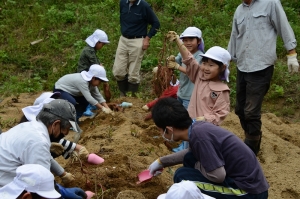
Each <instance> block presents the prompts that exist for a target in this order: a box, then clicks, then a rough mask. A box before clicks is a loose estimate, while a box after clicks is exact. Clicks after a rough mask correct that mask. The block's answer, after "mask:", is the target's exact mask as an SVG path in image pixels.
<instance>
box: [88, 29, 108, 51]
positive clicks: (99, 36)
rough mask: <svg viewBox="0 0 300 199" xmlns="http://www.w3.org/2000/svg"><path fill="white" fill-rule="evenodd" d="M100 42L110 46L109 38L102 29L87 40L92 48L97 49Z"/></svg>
mask: <svg viewBox="0 0 300 199" xmlns="http://www.w3.org/2000/svg"><path fill="white" fill-rule="evenodd" d="M98 41H100V42H102V43H106V44H108V43H109V41H108V37H107V34H106V33H105V32H104V31H103V30H100V29H97V30H96V31H95V32H94V33H93V34H92V35H90V36H89V37H88V38H86V40H85V42H86V43H87V44H88V45H89V46H90V47H95V46H96V43H97V42H98Z"/></svg>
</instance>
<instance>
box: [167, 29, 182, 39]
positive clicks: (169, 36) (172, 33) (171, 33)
mask: <svg viewBox="0 0 300 199" xmlns="http://www.w3.org/2000/svg"><path fill="white" fill-rule="evenodd" d="M167 39H169V41H176V40H177V39H179V35H177V33H176V32H175V31H169V32H168V33H167Z"/></svg>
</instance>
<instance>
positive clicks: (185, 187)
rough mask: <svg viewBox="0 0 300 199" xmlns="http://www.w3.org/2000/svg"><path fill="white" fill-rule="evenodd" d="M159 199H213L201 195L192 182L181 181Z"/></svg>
mask: <svg viewBox="0 0 300 199" xmlns="http://www.w3.org/2000/svg"><path fill="white" fill-rule="evenodd" d="M157 199H212V197H210V196H207V195H205V194H203V193H201V191H200V189H199V188H198V187H197V186H196V185H195V183H194V182H192V181H181V182H180V183H175V184H173V185H172V186H171V187H170V189H169V190H168V192H167V193H165V194H161V195H159V196H158V198H157Z"/></svg>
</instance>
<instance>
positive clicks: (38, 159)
mask: <svg viewBox="0 0 300 199" xmlns="http://www.w3.org/2000/svg"><path fill="white" fill-rule="evenodd" d="M50 144H51V143H50V138H49V133H48V130H47V128H46V126H45V125H44V124H43V123H42V122H37V121H31V122H24V123H21V124H19V125H17V126H15V127H13V128H11V129H10V130H8V131H7V132H4V133H2V134H1V135H0V151H1V153H0V187H2V186H4V185H6V184H8V183H10V182H11V181H13V178H14V177H15V176H16V169H17V168H18V167H19V166H21V165H24V164H39V165H42V166H44V167H45V168H47V169H49V170H50V161H51V159H52V157H51V154H50Z"/></svg>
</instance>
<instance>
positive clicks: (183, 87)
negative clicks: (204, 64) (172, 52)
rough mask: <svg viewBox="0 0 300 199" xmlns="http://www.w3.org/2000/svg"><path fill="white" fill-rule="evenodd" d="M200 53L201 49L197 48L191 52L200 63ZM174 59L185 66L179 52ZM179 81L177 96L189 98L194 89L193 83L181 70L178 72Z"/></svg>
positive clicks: (201, 53)
mask: <svg viewBox="0 0 300 199" xmlns="http://www.w3.org/2000/svg"><path fill="white" fill-rule="evenodd" d="M201 55H203V52H202V51H201V50H198V51H197V52H195V53H194V54H193V57H194V58H195V59H196V61H197V62H198V63H200V62H201V60H202V56H201ZM175 60H176V62H177V63H178V64H179V65H180V66H182V67H186V65H185V64H184V63H182V56H181V54H180V53H179V54H178V55H177V56H176V58H175ZM179 82H180V83H179V89H178V92H177V96H178V97H180V98H181V99H184V100H190V98H191V96H192V93H193V90H194V83H192V82H191V81H190V79H189V77H188V76H187V75H186V74H184V73H183V72H180V76H179Z"/></svg>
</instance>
